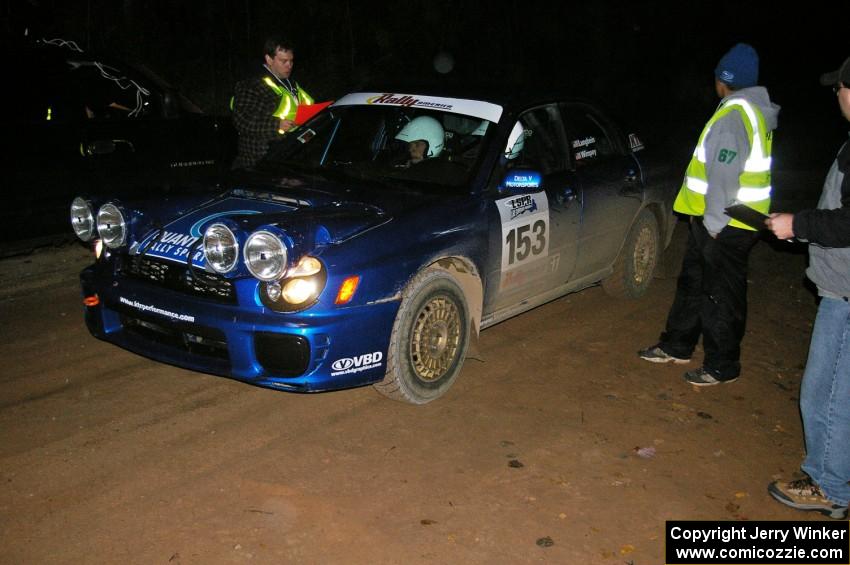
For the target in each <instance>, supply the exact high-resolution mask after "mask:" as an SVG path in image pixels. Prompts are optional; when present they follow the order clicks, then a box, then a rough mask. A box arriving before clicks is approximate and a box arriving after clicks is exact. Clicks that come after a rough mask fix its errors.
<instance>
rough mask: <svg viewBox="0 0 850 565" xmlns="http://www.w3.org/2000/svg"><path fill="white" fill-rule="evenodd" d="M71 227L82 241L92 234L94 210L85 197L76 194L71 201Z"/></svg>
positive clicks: (88, 238)
mask: <svg viewBox="0 0 850 565" xmlns="http://www.w3.org/2000/svg"><path fill="white" fill-rule="evenodd" d="M71 227H72V228H74V233H75V234H77V237H79V238H80V239H82V240H83V241H89V240H91V238H92V237H93V236H94V212H93V211H92V209H91V204H89V202H88V200H86V199H85V198H80V197H79V196H78V197H77V198H74V201H73V202H71Z"/></svg>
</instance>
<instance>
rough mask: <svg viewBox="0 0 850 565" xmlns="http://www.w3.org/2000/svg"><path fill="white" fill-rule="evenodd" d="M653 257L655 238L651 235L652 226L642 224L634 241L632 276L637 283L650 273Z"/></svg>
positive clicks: (641, 281)
mask: <svg viewBox="0 0 850 565" xmlns="http://www.w3.org/2000/svg"><path fill="white" fill-rule="evenodd" d="M653 257H655V238H654V237H653V233H652V228H650V227H649V226H644V227H643V228H642V229H641V230H640V233H639V234H638V237H637V241H636V242H635V251H634V266H635V274H634V277H635V282H636V283H637V284H642V283H643V282H644V281H645V280H646V279H647V278H648V277H650V276H651V275H652V267H653V265H652V260H653Z"/></svg>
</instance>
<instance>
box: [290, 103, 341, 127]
mask: <svg viewBox="0 0 850 565" xmlns="http://www.w3.org/2000/svg"><path fill="white" fill-rule="evenodd" d="M331 104H333V100H329V101H328V102H316V103H315V104H299V105H298V109H297V110H296V111H295V123H296V124H298V125H299V126H300V125H303V124H304V123H305V122H306V121H307V120H309V119H310V118H312V117H313V116H315V115H316V114H318V113H319V112H321V111H322V110H324V109H325V108H327V107H328V106H330V105H331Z"/></svg>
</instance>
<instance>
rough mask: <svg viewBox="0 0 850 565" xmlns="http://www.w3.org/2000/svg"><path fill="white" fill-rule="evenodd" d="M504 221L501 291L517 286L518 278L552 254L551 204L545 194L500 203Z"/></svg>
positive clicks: (520, 196)
mask: <svg viewBox="0 0 850 565" xmlns="http://www.w3.org/2000/svg"><path fill="white" fill-rule="evenodd" d="M496 206H497V207H498V209H499V218H500V219H501V222H502V273H501V277H500V288H501V289H503V290H505V289H507V288H510V287H513V286H517V283H516V281H520V280H524V279H525V277H521V276H519V277H518V275H519V274H520V273H522V272H524V271H526V270H528V269H529V268H532V269H534V265H536V264H538V263H539V262H540V261H541V260H543V259H545V258H546V257H547V256H548V255H549V235H550V234H549V201H548V199H547V198H546V193H545V192H536V193H534V194H520V195H517V196H511V197H509V198H503V199H501V200H497V201H496Z"/></svg>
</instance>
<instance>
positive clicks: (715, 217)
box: [638, 43, 779, 386]
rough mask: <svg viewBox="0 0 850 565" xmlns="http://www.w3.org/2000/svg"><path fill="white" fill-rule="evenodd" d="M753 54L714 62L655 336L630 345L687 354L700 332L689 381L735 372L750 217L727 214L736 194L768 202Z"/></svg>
mask: <svg viewBox="0 0 850 565" xmlns="http://www.w3.org/2000/svg"><path fill="white" fill-rule="evenodd" d="M758 68H759V60H758V54H757V53H756V51H755V49H753V47H752V46H750V45H747V44H745V43H739V44H737V45H735V46H734V47H732V49H730V50H729V51H728V52H727V53H726V54H725V55H724V56H723V57H722V58H721V59H720V62H719V63H718V65H717V68H716V69H715V72H714V74H715V90H716V92H717V95H718V96H719V97H720V98H721V102H720V105H719V106H718V107H717V110H715V112H714V115H713V116H711V118H710V119H709V120H708V122H707V123H706V124H705V127H704V128H703V131H702V134H700V136H699V140H698V141H697V146H696V149H695V150H694V154H693V157H692V158H691V161H690V163H689V165H688V169H687V172H686V174H685V179H684V182H683V183H682V187H681V189H680V190H679V194H678V196H677V197H676V201H675V203H674V205H673V209H674V210H675V211H676V212H680V213H682V214H687V215H688V216H690V229H689V233H688V246H687V251H686V252H685V258H684V260H683V262H682V271H681V274H680V275H679V280H678V284H677V288H676V297H675V299H674V300H673V305H672V307H671V309H670V313H669V314H668V317H667V324H666V328H665V331H664V332H663V333H662V334H661V338H660V341H659V343H657V344H656V345H653V346H651V347H648V348H646V349H642V350H641V351H639V352H638V355H639V356H640V357H641V358H642V359H645V360H647V361H650V362H653V363H671V362H672V363H682V364H684V363H688V362H690V360H691V355H692V354H693V351H694V348H695V347H696V345H697V342H698V341H699V338H700V335H702V340H703V349H704V352H705V357H704V360H703V365H702V367H700V368H698V369H695V370H691V371H688V372H686V373H685V375H684V377H685V380H686V381H688V382H690V383H691V384H694V385H696V386H711V385H716V384H720V383H723V382H730V381H733V380H735V379H737V378H738V376H739V375H740V372H741V363H740V358H741V340H742V339H743V337H744V330H745V328H746V318H747V264H748V262H749V256H750V250H751V249H752V247H753V245H755V243H756V241H757V239H758V232H757V231H756V230H757V229H758V227H759V226H755V227H753V226H750V225H748V224H746V223H743V222H740V221H737V220H734V219H732V218H731V217H730V216H728V215H727V214H726V212H725V209H726V208H727V207H729V206H731V205H733V204H746V205H747V206H749V207H751V208H754V209H756V210H758V211H760V212H762V213H767V212H768V211H769V209H770V167H771V149H772V145H773V130H774V129H776V125H777V115H778V113H779V106H777V105H775V104H773V103H772V102H771V101H770V97H769V95H768V93H767V90H766V89H765V88H764V87H761V86H757V83H758Z"/></svg>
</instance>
